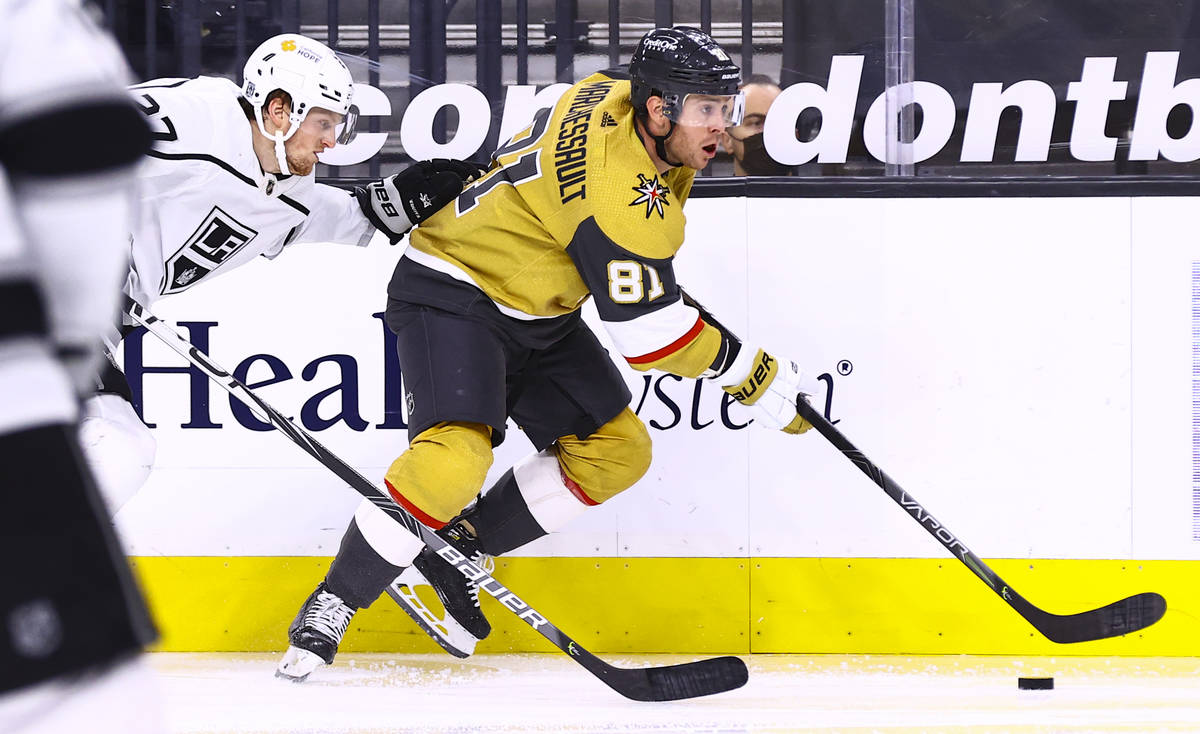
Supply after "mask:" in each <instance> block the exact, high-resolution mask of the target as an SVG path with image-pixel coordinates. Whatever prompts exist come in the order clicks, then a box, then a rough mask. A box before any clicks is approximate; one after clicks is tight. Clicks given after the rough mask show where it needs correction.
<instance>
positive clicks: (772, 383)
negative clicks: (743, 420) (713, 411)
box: [718, 346, 820, 433]
mask: <svg viewBox="0 0 1200 734" xmlns="http://www.w3.org/2000/svg"><path fill="white" fill-rule="evenodd" d="M718 379H720V381H721V389H723V390H724V391H725V392H727V393H729V394H730V395H732V396H733V397H734V398H735V399H736V400H737V401H738V402H739V403H741V404H742V405H745V406H746V407H748V408H750V411H751V412H752V413H753V415H754V420H755V422H757V423H759V424H760V425H762V426H763V427H765V428H775V429H779V430H782V431H783V432H785V433H804V432H805V431H807V430H808V429H810V428H812V424H811V423H809V422H808V421H806V420H804V419H803V418H801V417H800V416H799V414H797V413H796V399H797V396H803V397H805V398H807V397H808V396H811V395H816V394H817V390H818V388H819V386H820V383H819V382H818V381H817V380H814V379H812V378H810V377H806V376H805V374H804V373H803V372H802V371H801V370H800V368H799V367H798V366H797V365H796V363H795V362H793V361H791V360H790V359H777V358H775V357H773V356H771V355H770V354H767V353H766V352H764V351H763V350H761V349H751V348H749V347H746V346H743V347H742V350H741V352H740V353H739V354H738V356H737V359H735V360H734V362H733V364H731V365H730V366H729V369H728V370H726V371H725V374H723V375H721V377H720V378H718Z"/></svg>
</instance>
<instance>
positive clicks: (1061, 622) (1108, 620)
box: [1008, 589, 1167, 645]
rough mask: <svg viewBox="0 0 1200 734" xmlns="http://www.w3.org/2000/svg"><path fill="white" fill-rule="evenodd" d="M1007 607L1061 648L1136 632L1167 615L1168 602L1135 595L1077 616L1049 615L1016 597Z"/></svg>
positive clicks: (1152, 595)
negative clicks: (1075, 643)
mask: <svg viewBox="0 0 1200 734" xmlns="http://www.w3.org/2000/svg"><path fill="white" fill-rule="evenodd" d="M1008 593H1009V596H1014V595H1015V592H1013V591H1012V590H1011V589H1010V590H1009V592H1008ZM1018 600H1019V603H1018ZM1009 604H1012V606H1013V608H1014V609H1016V610H1017V612H1018V613H1019V614H1020V615H1021V616H1022V617H1024V618H1025V619H1026V620H1028V622H1029V623H1030V624H1032V625H1033V626H1034V627H1036V628H1037V631H1038V632H1041V633H1042V634H1043V635H1045V636H1046V638H1047V639H1048V640H1050V641H1052V642H1057V643H1060V644H1064V645H1065V644H1069V643H1072V642H1090V641H1092V640H1103V639H1106V638H1109V637H1119V636H1121V635H1127V634H1129V633H1131V632H1137V631H1138V630H1143V629H1145V628H1147V627H1149V626H1150V625H1152V624H1154V623H1155V622H1157V621H1158V620H1160V619H1162V618H1163V615H1164V614H1166V613H1167V600H1166V599H1164V598H1163V596H1162V595H1161V594H1156V593H1154V592H1152V591H1147V592H1143V593H1141V594H1134V595H1133V596H1130V597H1126V598H1124V599H1121V600H1120V601H1115V602H1113V603H1112V604H1109V605H1107V606H1103V607H1100V608H1099V609H1092V610H1090V611H1087V612H1079V613H1078V614H1051V613H1050V612H1046V611H1043V610H1041V609H1038V608H1037V607H1035V606H1033V605H1032V604H1030V603H1029V602H1028V601H1026V600H1025V599H1024V598H1021V597H1019V596H1017V598H1016V599H1009Z"/></svg>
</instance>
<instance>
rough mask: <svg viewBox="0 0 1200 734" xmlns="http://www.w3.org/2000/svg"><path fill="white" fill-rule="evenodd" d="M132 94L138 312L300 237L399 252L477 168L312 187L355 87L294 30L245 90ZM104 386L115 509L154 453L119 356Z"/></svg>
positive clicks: (347, 121)
mask: <svg viewBox="0 0 1200 734" xmlns="http://www.w3.org/2000/svg"><path fill="white" fill-rule="evenodd" d="M130 92H131V93H132V95H133V98H134V101H135V102H136V103H137V104H138V106H140V107H141V109H142V111H143V112H144V113H145V115H146V116H147V118H148V119H149V122H150V126H151V129H152V131H153V133H152V134H153V138H154V149H153V150H152V151H151V152H150V155H149V157H148V158H147V159H146V160H145V162H144V163H143V165H142V166H141V168H140V170H139V173H138V178H139V179H140V184H141V190H142V201H141V209H142V212H141V214H142V216H141V219H140V223H139V225H138V226H137V227H136V228H135V229H134V231H133V234H132V238H131V241H132V253H131V259H132V263H131V268H130V271H129V277H128V281H127V282H126V284H125V292H126V293H127V294H128V295H129V296H130V297H131V298H133V299H134V300H136V301H138V302H139V303H141V304H142V305H143V306H150V305H151V304H153V303H154V302H155V301H157V300H158V299H160V298H162V297H164V296H170V295H174V294H176V293H181V292H183V291H185V290H188V289H190V288H193V287H195V286H196V285H197V284H198V283H206V282H209V281H211V280H212V279H213V278H215V277H217V276H219V275H222V274H224V273H228V272H229V271H231V270H233V269H234V268H236V267H239V266H241V265H244V264H246V263H248V262H250V261H251V260H254V259H255V258H257V257H258V256H260V255H261V256H263V257H267V258H270V259H274V258H275V257H277V256H279V255H280V254H282V253H283V252H284V251H285V250H286V249H287V248H289V247H291V246H293V245H296V244H300V243H306V242H332V243H338V244H348V245H359V246H364V245H366V244H367V243H368V242H369V241H370V239H371V237H372V236H373V235H374V234H375V232H376V230H379V231H380V232H382V233H383V234H384V235H385V236H387V238H388V240H389V241H390V242H392V244H395V243H397V242H399V241H400V240H401V238H403V237H404V235H405V234H406V233H407V232H408V230H409V229H411V228H412V227H413V226H415V225H416V224H418V223H419V222H420V221H422V220H423V219H424V218H425V217H427V216H429V215H430V214H432V213H433V212H435V211H437V210H438V209H439V208H441V207H442V206H444V205H445V204H446V202H448V201H450V200H452V199H453V198H454V197H455V196H457V195H458V194H459V192H461V191H462V187H463V183H464V182H465V181H466V180H469V179H470V178H471V177H473V176H476V175H478V174H479V173H480V171H479V169H478V167H476V166H474V165H473V164H469V163H464V162H461V161H449V160H436V161H423V162H420V163H416V164H414V165H412V166H410V167H408V168H407V169H405V170H404V171H402V172H400V173H398V174H395V175H393V176H388V177H386V178H384V179H381V180H379V181H374V182H371V183H370V184H368V185H366V186H362V187H359V188H358V189H357V190H356V191H354V192H347V191H343V190H342V189H338V188H335V187H333V186H327V185H325V184H319V183H316V174H315V169H316V165H317V162H318V161H317V156H318V155H319V154H320V153H322V152H323V151H325V150H328V149H330V148H333V147H334V146H336V145H338V144H344V143H347V142H349V141H350V139H351V137H352V136H353V134H354V128H355V121H356V119H357V110H356V108H355V107H354V104H353V100H354V80H353V79H352V78H351V75H350V71H349V69H347V68H346V65H345V64H344V63H343V62H342V60H341V59H340V58H338V56H337V54H336V53H334V52H333V51H332V50H330V49H329V48H328V47H327V46H325V45H324V44H322V43H319V42H317V41H314V40H312V39H311V38H306V37H304V36H300V35H296V34H290V33H289V34H283V35H279V36H275V37H273V38H269V39H267V40H266V41H264V42H263V43H262V44H261V45H260V46H259V47H258V48H257V49H256V50H255V51H254V52H253V53H252V54H251V55H250V57H249V59H248V60H247V61H246V64H245V69H244V71H243V82H242V86H241V88H239V87H238V86H237V85H236V84H234V83H233V82H231V81H229V80H228V79H223V78H218V77H205V76H201V77H197V78H195V79H156V80H153V81H148V82H145V83H143V84H139V85H137V86H135V87H133V88H132V89H131V90H130ZM101 383H102V384H101V387H100V392H99V394H98V395H96V396H95V397H94V398H92V399H91V400H88V402H87V404H86V406H85V411H86V413H85V417H84V420H83V428H82V432H81V433H82V442H83V446H84V449H85V451H86V453H87V457H88V461H89V463H90V464H91V466H92V469H93V470H94V471H95V473H96V475H97V477H98V479H99V480H100V485H101V489H102V490H103V491H104V493H105V495H106V496H107V498H108V501H109V504H110V506H111V510H112V511H113V512H114V513H115V512H116V511H118V510H119V509H120V508H121V506H122V505H123V504H124V503H125V502H126V501H127V500H128V499H129V498H130V497H131V496H132V495H133V494H134V493H135V492H136V491H137V490H138V489H139V488H140V487H141V486H142V484H143V483H144V482H145V480H146V478H147V477H148V476H149V474H150V469H151V466H152V465H153V463H154V455H155V448H156V447H155V441H154V437H153V434H151V432H150V430H149V429H147V428H146V426H145V425H144V424H143V423H142V421H141V419H140V418H139V417H138V415H137V413H136V411H134V409H133V406H132V404H131V396H130V393H129V387H128V385H127V383H126V381H125V378H124V375H122V374H121V373H120V372H119V371H118V370H117V368H116V366H115V363H114V362H110V363H109V364H107V365H106V369H105V372H104V373H103V375H102V376H101Z"/></svg>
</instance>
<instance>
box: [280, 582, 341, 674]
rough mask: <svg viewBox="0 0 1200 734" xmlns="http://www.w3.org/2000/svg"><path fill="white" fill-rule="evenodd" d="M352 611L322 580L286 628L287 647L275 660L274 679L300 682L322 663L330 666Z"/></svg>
mask: <svg viewBox="0 0 1200 734" xmlns="http://www.w3.org/2000/svg"><path fill="white" fill-rule="evenodd" d="M355 611H356V610H355V609H354V608H352V607H349V606H347V605H346V603H345V602H343V601H342V600H341V598H340V597H339V596H338V595H337V594H334V593H332V592H330V591H329V589H328V588H327V587H326V586H325V582H324V581H322V582H321V583H320V585H318V586H317V589H316V591H314V592H313V593H312V594H310V595H309V597H308V599H306V600H305V602H304V606H302V607H300V611H299V612H298V613H297V614H296V618H295V619H294V620H292V624H291V626H289V627H288V642H290V643H291V645H290V646H289V647H288V649H287V652H286V653H284V655H283V660H281V661H279V667H278V668H276V669H275V677H277V678H285V679H287V680H291V681H295V682H296V683H300V682H302V681H303V680H304V679H305V678H308V676H309V674H311V673H312V672H313V671H314V670H316V669H317V668H318V667H320V666H321V665H322V664H324V665H329V664H331V663H333V657H334V655H336V654H337V649H338V644H339V643H340V642H341V641H342V635H344V634H346V628H347V627H349V626H350V619H351V618H352V617H353V616H354V612H355Z"/></svg>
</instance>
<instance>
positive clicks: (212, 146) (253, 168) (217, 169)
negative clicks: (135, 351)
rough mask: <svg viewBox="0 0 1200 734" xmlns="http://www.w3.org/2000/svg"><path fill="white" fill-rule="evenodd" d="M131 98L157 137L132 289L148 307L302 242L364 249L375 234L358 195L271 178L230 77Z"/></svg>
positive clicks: (148, 86)
mask: <svg viewBox="0 0 1200 734" xmlns="http://www.w3.org/2000/svg"><path fill="white" fill-rule="evenodd" d="M130 93H131V94H133V96H134V99H135V100H136V101H137V103H138V105H139V106H141V108H142V111H143V112H144V113H145V114H146V116H147V118H148V119H149V121H150V126H151V128H152V130H153V136H154V139H155V142H154V149H153V151H151V153H150V154H149V156H148V157H147V159H146V161H145V163H144V164H143V167H142V169H141V171H140V172H139V179H140V183H141V186H142V212H141V221H140V223H139V226H138V227H137V229H136V231H135V232H134V233H133V237H132V248H133V252H132V265H131V272H130V274H129V279H128V281H127V282H126V286H125V292H126V293H128V294H129V295H130V296H132V297H133V298H134V299H135V300H137V301H138V302H140V303H142V304H143V305H146V306H149V305H150V304H152V303H153V302H154V301H156V300H158V299H159V298H162V297H163V296H167V295H171V294H173V293H179V292H180V291H183V290H186V289H188V288H190V287H192V286H193V285H195V284H196V283H198V282H200V281H201V280H203V279H205V278H207V279H210V280H211V279H212V278H214V277H216V276H217V275H219V274H220V273H223V272H228V271H229V270H232V269H233V268H236V267H237V266H239V265H242V264H244V263H246V262H248V261H249V260H250V259H251V258H253V257H255V256H256V255H263V256H265V257H268V258H274V257H276V256H277V255H279V254H280V253H281V252H283V250H284V248H285V247H287V246H289V245H291V244H294V243H297V242H337V243H344V244H353V245H359V246H363V245H366V244H367V242H368V241H370V239H371V236H372V235H373V234H374V233H375V229H374V227H372V226H371V224H370V222H369V221H368V220H367V218H366V217H365V216H364V215H363V213H362V210H361V209H359V207H358V203H357V202H356V201H355V199H354V197H353V196H352V195H351V194H350V193H349V192H347V191H343V190H341V189H337V188H335V187H332V186H326V185H324V184H318V183H316V181H315V174H309V175H308V176H294V175H292V176H282V175H277V174H273V173H265V172H263V170H262V168H261V167H260V166H259V162H258V157H257V156H256V155H255V153H254V147H253V144H252V140H253V138H252V134H251V129H250V121H249V120H247V119H246V115H245V114H244V113H243V112H242V108H241V105H239V104H238V97H239V96H240V94H241V90H240V89H239V88H238V87H237V85H235V84H234V83H233V82H231V81H229V80H228V79H222V78H217V77H197V78H195V79H156V80H153V81H149V82H146V83H144V84H139V85H137V86H134V87H131V88H130Z"/></svg>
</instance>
